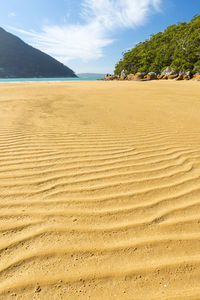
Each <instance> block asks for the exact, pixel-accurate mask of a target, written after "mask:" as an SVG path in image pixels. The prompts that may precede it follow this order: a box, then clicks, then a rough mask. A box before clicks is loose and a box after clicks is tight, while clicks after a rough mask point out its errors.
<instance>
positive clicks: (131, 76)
mask: <svg viewBox="0 0 200 300" xmlns="http://www.w3.org/2000/svg"><path fill="white" fill-rule="evenodd" d="M126 79H127V80H134V79H135V75H134V74H129V75H127V77H126Z"/></svg>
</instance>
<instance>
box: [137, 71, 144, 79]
mask: <svg viewBox="0 0 200 300" xmlns="http://www.w3.org/2000/svg"><path fill="white" fill-rule="evenodd" d="M144 76H145V73H142V72H138V73H136V74H135V79H143V78H144Z"/></svg>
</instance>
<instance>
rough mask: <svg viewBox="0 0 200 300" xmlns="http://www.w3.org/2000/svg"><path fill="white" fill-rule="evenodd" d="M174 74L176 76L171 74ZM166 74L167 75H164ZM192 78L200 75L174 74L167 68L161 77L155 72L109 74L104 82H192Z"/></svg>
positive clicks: (188, 73) (189, 73) (198, 77)
mask: <svg viewBox="0 0 200 300" xmlns="http://www.w3.org/2000/svg"><path fill="white" fill-rule="evenodd" d="M171 73H174V74H171ZM164 74H166V75H164ZM167 74H171V75H167ZM191 78H193V79H194V80H195V79H197V80H199V79H200V73H197V74H195V75H194V76H192V74H191V72H190V71H187V72H183V71H180V72H177V73H176V72H174V70H171V69H169V68H167V69H166V70H165V71H164V72H163V74H161V75H157V74H156V73H155V72H149V73H148V74H147V75H145V73H142V72H138V73H136V74H128V75H125V76H118V75H110V74H107V75H106V76H105V77H104V80H139V81H147V80H155V79H159V80H167V79H171V80H190V79H191Z"/></svg>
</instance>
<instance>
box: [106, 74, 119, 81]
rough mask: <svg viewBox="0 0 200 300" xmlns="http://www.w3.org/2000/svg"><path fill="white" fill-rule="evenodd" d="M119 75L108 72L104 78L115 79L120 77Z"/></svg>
mask: <svg viewBox="0 0 200 300" xmlns="http://www.w3.org/2000/svg"><path fill="white" fill-rule="evenodd" d="M118 78H119V76H118V75H110V74H107V75H106V76H105V77H104V80H114V79H118Z"/></svg>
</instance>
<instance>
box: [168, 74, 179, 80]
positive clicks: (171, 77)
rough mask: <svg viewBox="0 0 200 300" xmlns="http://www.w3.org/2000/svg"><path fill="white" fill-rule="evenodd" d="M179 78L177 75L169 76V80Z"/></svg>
mask: <svg viewBox="0 0 200 300" xmlns="http://www.w3.org/2000/svg"><path fill="white" fill-rule="evenodd" d="M177 77H178V75H177V74H175V75H169V76H168V79H175V78H177Z"/></svg>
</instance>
